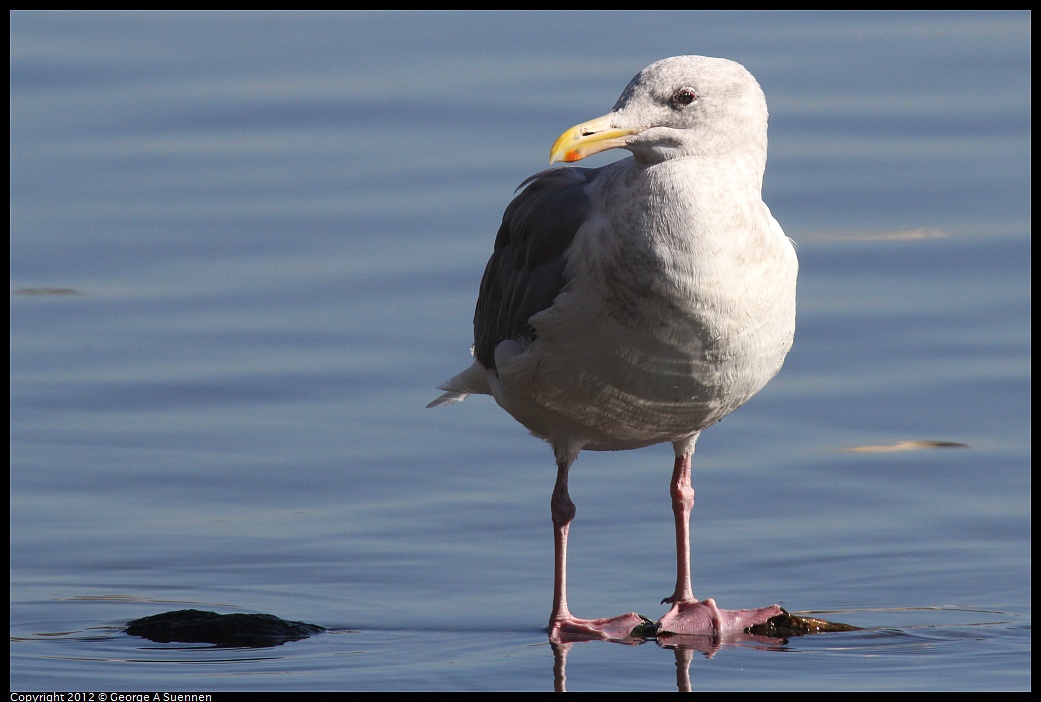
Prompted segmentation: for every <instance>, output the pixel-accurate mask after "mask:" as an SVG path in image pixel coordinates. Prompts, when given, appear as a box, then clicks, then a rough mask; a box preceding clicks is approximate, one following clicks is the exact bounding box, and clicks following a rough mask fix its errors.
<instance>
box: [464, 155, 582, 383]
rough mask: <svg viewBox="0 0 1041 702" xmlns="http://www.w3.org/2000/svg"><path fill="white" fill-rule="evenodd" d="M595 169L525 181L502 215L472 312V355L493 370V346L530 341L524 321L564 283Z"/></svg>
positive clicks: (550, 301) (539, 175)
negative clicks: (568, 258) (475, 308)
mask: <svg viewBox="0 0 1041 702" xmlns="http://www.w3.org/2000/svg"><path fill="white" fill-rule="evenodd" d="M600 170H601V169H599V168H557V169H552V170H548V171H543V172H541V173H537V174H535V175H533V176H531V177H530V178H528V179H527V180H525V181H524V182H523V183H521V185H520V187H521V188H523V190H522V191H521V192H520V194H518V195H517V197H515V198H514V199H513V202H511V203H510V204H509V206H508V207H507V208H506V212H505V213H504V214H503V216H502V224H501V225H500V226H499V233H498V234H497V235H496V237H495V251H494V252H493V253H492V257H491V258H490V259H489V260H488V265H487V266H486V267H485V269H484V278H483V279H482V280H481V293H480V295H479V296H478V298H477V310H476V312H475V313H474V356H475V357H476V358H477V360H478V361H480V363H481V365H483V366H484V367H485V368H495V347H496V346H497V345H498V344H499V342H501V341H505V340H506V339H534V338H535V330H534V329H533V328H532V326H531V324H530V323H529V322H528V320H529V319H530V318H531V316H532V315H534V314H537V313H538V312H541V311H542V310H544V309H546V308H548V307H549V306H550V305H552V304H553V300H554V299H555V298H556V297H557V295H558V294H559V293H560V291H561V290H562V289H563V288H564V285H565V284H566V283H567V274H566V272H565V266H566V265H567V256H568V251H569V249H570V248H571V242H572V241H574V239H575V232H577V231H578V228H579V227H580V226H581V225H582V223H583V222H584V221H585V219H586V216H587V215H588V214H589V207H590V205H589V196H588V195H586V191H585V188H586V186H587V185H588V184H589V183H591V182H592V181H593V180H595V179H596V177H597V175H598V174H599V172H600Z"/></svg>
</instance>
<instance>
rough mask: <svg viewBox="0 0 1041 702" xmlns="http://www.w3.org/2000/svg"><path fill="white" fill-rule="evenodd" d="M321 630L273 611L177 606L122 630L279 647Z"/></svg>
mask: <svg viewBox="0 0 1041 702" xmlns="http://www.w3.org/2000/svg"><path fill="white" fill-rule="evenodd" d="M323 631H325V627H321V626H318V625H316V624H306V623H304V622H289V621H286V620H285V619H279V618H278V617H276V616H274V615H273V614H217V613H216V612H205V611H202V610H198V609H179V610H176V611H173V612H163V613H162V614H154V615H152V616H150V617H143V618H141V619H135V620H133V621H132V622H129V623H128V624H127V628H126V633H128V634H130V635H131V636H140V637H143V638H146V639H148V640H149V641H155V642H156V643H174V642H177V643H211V644H214V645H216V646H246V647H252V648H262V647H267V646H281V645H282V644H284V643H286V642H287V641H299V640H300V639H306V638H308V637H309V636H312V635H314V634H320V633H322V632H323Z"/></svg>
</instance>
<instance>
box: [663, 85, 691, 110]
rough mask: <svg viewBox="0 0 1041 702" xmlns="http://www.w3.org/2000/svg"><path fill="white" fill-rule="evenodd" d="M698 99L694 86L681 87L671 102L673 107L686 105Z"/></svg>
mask: <svg viewBox="0 0 1041 702" xmlns="http://www.w3.org/2000/svg"><path fill="white" fill-rule="evenodd" d="M697 99H698V94H697V93H695V92H694V88H680V89H679V90H677V91H676V92H675V93H674V94H673V96H672V99H671V100H670V101H669V102H671V103H672V106H673V107H686V106H687V105H689V104H690V103H692V102H694V101H695V100H697Z"/></svg>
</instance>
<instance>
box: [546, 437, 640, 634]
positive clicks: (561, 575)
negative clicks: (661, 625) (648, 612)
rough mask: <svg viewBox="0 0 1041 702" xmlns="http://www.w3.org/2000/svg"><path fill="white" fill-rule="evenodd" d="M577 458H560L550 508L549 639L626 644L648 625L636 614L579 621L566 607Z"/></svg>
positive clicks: (559, 456)
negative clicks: (571, 474)
mask: <svg viewBox="0 0 1041 702" xmlns="http://www.w3.org/2000/svg"><path fill="white" fill-rule="evenodd" d="M574 460H575V457H574V456H561V455H559V452H558V457H557V482H556V484H555V485H554V487H553V498H552V500H551V502H550V506H551V509H552V513H553V555H554V563H553V614H552V615H551V616H550V618H549V638H550V640H551V641H553V642H554V643H563V642H566V641H588V640H593V639H607V640H625V639H628V638H630V634H631V633H632V630H633V628H634V627H636V626H638V625H641V624H645V623H647V620H646V619H645V618H643V617H641V616H640V615H639V614H637V613H636V612H630V613H629V614H623V615H620V616H617V617H609V618H605V619H579V618H578V617H575V616H574V615H572V614H571V612H570V611H569V610H568V606H567V537H568V530H569V529H570V527H571V521H572V520H573V519H574V518H575V503H574V502H572V501H571V496H570V495H569V494H568V490H567V479H568V471H569V470H570V468H571V464H572V463H573V462H574Z"/></svg>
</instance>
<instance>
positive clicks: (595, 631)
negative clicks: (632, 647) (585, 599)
mask: <svg viewBox="0 0 1041 702" xmlns="http://www.w3.org/2000/svg"><path fill="white" fill-rule="evenodd" d="M647 624H651V621H650V620H649V619H647V618H646V617H641V616H640V615H639V614H637V613H636V612H630V613H629V614H622V615H620V616H617V617H608V618H604V619H579V618H578V617H572V616H570V615H568V616H566V617H561V618H558V619H554V620H552V621H550V623H549V640H550V641H552V642H553V643H569V642H577V641H621V642H628V641H630V640H632V639H633V636H632V632H633V629H634V628H635V627H637V626H645V625H647Z"/></svg>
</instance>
